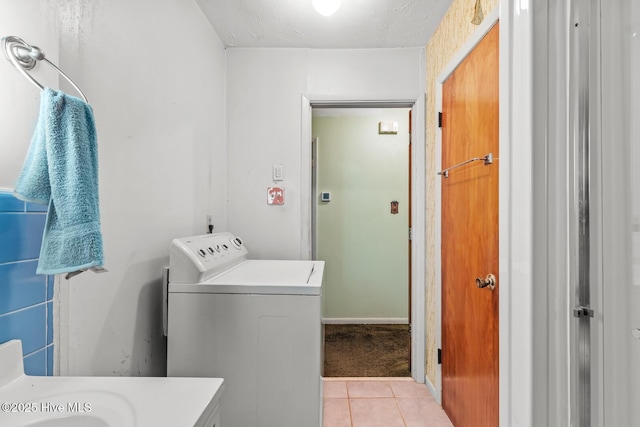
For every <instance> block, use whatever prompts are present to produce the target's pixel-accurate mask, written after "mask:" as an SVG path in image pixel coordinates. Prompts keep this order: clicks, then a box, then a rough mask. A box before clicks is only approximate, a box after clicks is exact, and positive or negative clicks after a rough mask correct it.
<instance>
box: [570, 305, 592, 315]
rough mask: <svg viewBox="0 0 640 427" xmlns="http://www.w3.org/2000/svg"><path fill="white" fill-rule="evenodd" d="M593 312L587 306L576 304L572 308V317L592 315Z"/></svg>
mask: <svg viewBox="0 0 640 427" xmlns="http://www.w3.org/2000/svg"><path fill="white" fill-rule="evenodd" d="M593 316H594V312H593V310H592V309H590V308H589V307H582V306H578V307H576V308H574V309H573V317H593Z"/></svg>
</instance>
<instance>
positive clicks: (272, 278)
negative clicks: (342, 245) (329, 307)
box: [165, 232, 324, 427]
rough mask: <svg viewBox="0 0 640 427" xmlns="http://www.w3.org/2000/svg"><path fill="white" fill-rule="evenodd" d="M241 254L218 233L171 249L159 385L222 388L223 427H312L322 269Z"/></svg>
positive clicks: (316, 413) (318, 407)
mask: <svg viewBox="0 0 640 427" xmlns="http://www.w3.org/2000/svg"><path fill="white" fill-rule="evenodd" d="M247 254H248V253H247V250H246V248H245V247H244V245H243V242H242V241H241V240H240V239H239V238H238V237H236V236H234V235H233V234H231V233H226V232H225V233H215V234H205V235H201V236H192V237H185V238H179V239H174V240H173V242H172V243H171V248H170V255H169V271H168V280H165V296H166V300H165V302H166V305H165V308H166V310H165V333H166V335H167V375H168V376H173V377H175V376H180V377H220V378H224V381H225V394H224V396H223V397H222V399H221V403H220V415H221V425H222V426H223V427H319V426H321V425H322V381H321V376H320V375H321V365H322V326H321V293H322V276H323V272H324V262H323V261H285V260H270V261H267V260H249V259H247Z"/></svg>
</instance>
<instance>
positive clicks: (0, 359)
mask: <svg viewBox="0 0 640 427" xmlns="http://www.w3.org/2000/svg"><path fill="white" fill-rule="evenodd" d="M16 359H19V361H18V360H16ZM18 365H19V366H18ZM223 388H224V386H223V380H222V379H220V378H175V377H171V378H164V377H36V376H28V375H25V374H24V371H23V366H22V346H21V343H20V341H16V340H14V341H9V342H8V343H4V344H2V345H0V425H2V426H7V427H8V426H16V427H18V426H33V427H35V426H41V427H45V426H50V427H56V426H65V427H72V426H76V425H77V426H82V427H104V426H118V427H127V426H131V427H134V426H135V427H152V426H153V427H156V426H172V427H180V426H198V427H200V426H204V422H205V421H206V420H207V419H208V418H209V417H210V416H211V414H212V413H213V411H214V410H215V409H216V407H217V405H218V401H219V399H220V395H221V394H222V390H223Z"/></svg>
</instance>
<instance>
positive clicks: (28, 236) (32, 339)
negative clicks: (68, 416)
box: [0, 191, 55, 375]
mask: <svg viewBox="0 0 640 427" xmlns="http://www.w3.org/2000/svg"><path fill="white" fill-rule="evenodd" d="M46 214H47V207H46V206H42V205H37V204H33V203H25V202H23V201H21V200H18V199H17V198H15V197H14V196H13V195H12V194H11V193H9V192H5V191H0V343H2V342H5V341H9V340H12V339H19V340H22V352H23V355H24V369H25V373H27V374H28V375H53V354H54V351H53V302H52V301H53V284H54V278H55V276H43V275H36V266H37V265H38V256H39V255H40V245H41V243H42V231H43V230H44V223H45V219H46Z"/></svg>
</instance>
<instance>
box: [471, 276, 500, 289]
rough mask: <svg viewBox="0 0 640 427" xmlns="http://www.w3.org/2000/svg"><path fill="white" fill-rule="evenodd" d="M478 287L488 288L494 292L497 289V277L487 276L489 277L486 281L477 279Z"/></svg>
mask: <svg viewBox="0 0 640 427" xmlns="http://www.w3.org/2000/svg"><path fill="white" fill-rule="evenodd" d="M476 286H477V287H478V288H479V289H482V288H487V289H489V290H490V291H492V290H494V289H495V288H496V276H494V275H493V274H487V277H485V278H484V279H482V278H480V277H476Z"/></svg>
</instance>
